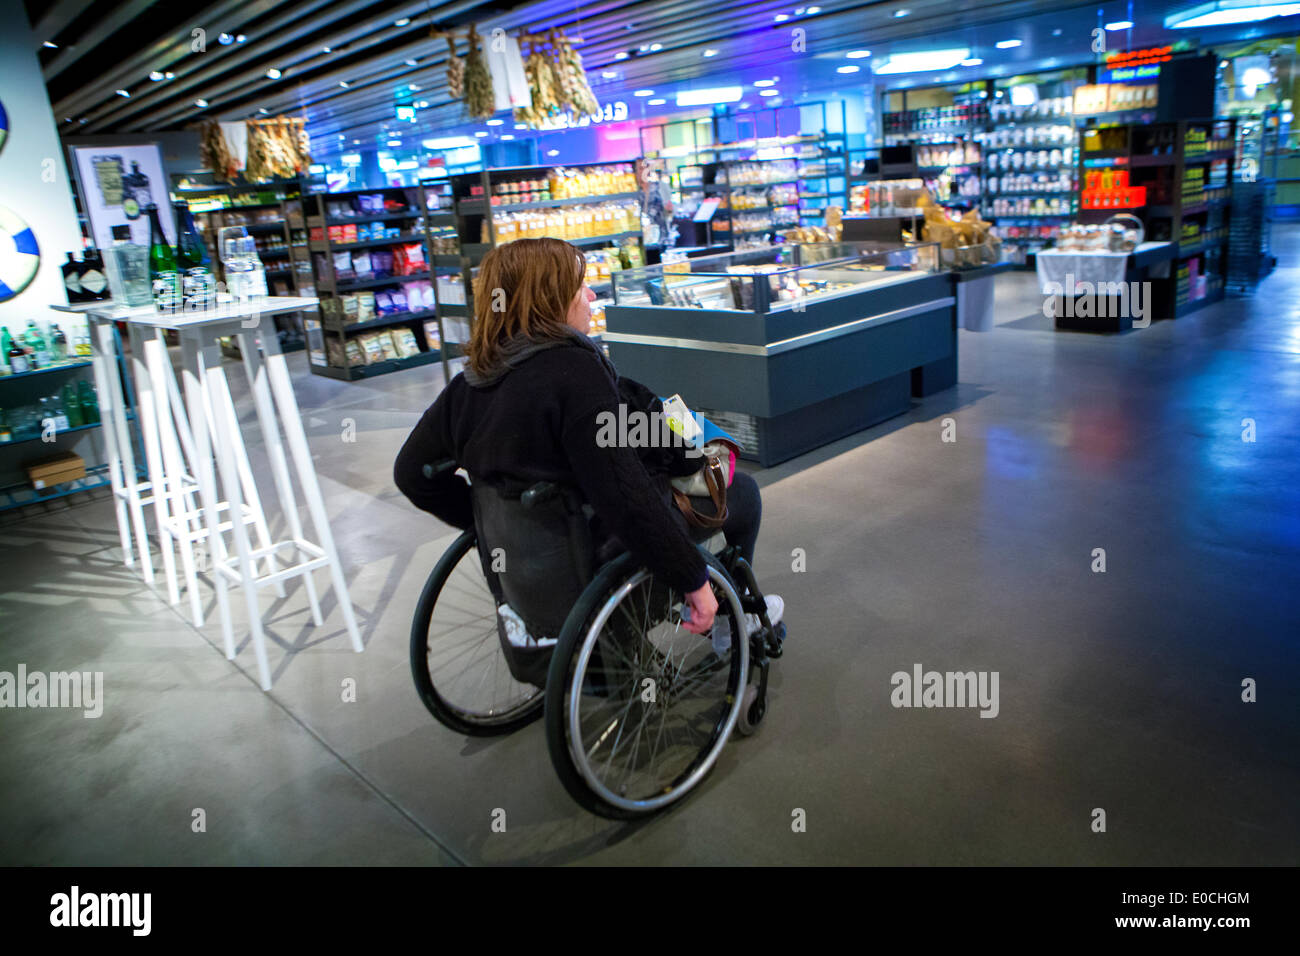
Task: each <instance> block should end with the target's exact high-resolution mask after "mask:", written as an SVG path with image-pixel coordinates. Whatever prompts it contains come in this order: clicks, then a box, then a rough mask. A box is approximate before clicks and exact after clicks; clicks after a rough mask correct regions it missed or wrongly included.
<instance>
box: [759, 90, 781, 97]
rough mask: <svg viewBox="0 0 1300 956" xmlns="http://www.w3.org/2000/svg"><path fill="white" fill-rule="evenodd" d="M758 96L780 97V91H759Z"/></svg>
mask: <svg viewBox="0 0 1300 956" xmlns="http://www.w3.org/2000/svg"><path fill="white" fill-rule="evenodd" d="M758 95H759V96H780V95H781V91H780V90H760V91H759V94H758Z"/></svg>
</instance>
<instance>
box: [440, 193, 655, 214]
mask: <svg viewBox="0 0 1300 956" xmlns="http://www.w3.org/2000/svg"><path fill="white" fill-rule="evenodd" d="M640 198H641V194H640V193H639V192H632V193H609V194H608V195H604V196H574V197H570V198H568V199H539V200H536V201H534V202H511V203H488V202H487V201H486V199H484V198H474V199H462V200H460V203H459V205H460V207H461V209H462V211H464V212H483V211H484V207H485V206H486V207H487V208H490V209H492V211H494V212H516V211H519V210H524V209H555V208H560V207H564V206H587V205H594V204H595V203H602V202H620V201H627V200H631V199H640Z"/></svg>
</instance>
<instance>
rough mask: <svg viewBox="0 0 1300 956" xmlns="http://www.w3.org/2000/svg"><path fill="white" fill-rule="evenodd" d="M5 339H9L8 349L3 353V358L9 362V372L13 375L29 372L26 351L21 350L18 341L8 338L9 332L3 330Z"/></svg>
mask: <svg viewBox="0 0 1300 956" xmlns="http://www.w3.org/2000/svg"><path fill="white" fill-rule="evenodd" d="M5 337H6V338H9V348H8V349H7V350H6V351H5V356H6V358H7V359H8V361H9V371H10V373H11V374H13V375H17V374H19V373H20V372H30V371H31V362H29V361H28V359H27V350H26V349H24V348H23V346H22V343H21V342H20V341H19V340H18V339H14V338H10V337H9V330H8V329H5Z"/></svg>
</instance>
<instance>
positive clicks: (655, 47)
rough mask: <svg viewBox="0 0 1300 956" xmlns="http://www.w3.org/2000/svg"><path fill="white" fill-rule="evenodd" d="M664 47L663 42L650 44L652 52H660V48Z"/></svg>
mask: <svg viewBox="0 0 1300 956" xmlns="http://www.w3.org/2000/svg"><path fill="white" fill-rule="evenodd" d="M663 48H664V45H663V44H662V43H651V44H650V52H651V53H658V52H659V51H660V50H662V49H663Z"/></svg>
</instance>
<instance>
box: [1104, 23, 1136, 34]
mask: <svg viewBox="0 0 1300 956" xmlns="http://www.w3.org/2000/svg"><path fill="white" fill-rule="evenodd" d="M1106 29H1107V30H1110V31H1111V32H1112V33H1113V32H1114V31H1116V30H1132V29H1133V21H1132V20H1116V21H1115V22H1114V23H1108V24H1106Z"/></svg>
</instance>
